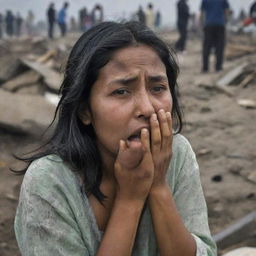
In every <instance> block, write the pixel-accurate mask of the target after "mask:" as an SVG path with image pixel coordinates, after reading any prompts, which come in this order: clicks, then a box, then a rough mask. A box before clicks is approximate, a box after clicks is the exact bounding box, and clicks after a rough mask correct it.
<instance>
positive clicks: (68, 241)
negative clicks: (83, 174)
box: [14, 135, 216, 256]
mask: <svg viewBox="0 0 256 256" xmlns="http://www.w3.org/2000/svg"><path fill="white" fill-rule="evenodd" d="M167 179H168V182H169V185H170V187H171V189H172V193H173V196H174V199H175V203H176V207H177V209H178V211H179V213H180V215H181V217H182V219H183V222H184V224H185V226H186V228H187V229H188V231H189V232H191V234H192V235H193V237H194V238H195V241H196V244H197V254H196V255H197V256H215V255H216V246H215V243H214V241H213V240H212V238H211V235H210V231H209V227H208V217H207V208H206V203H205V199H204V195H203V191H202V187H201V183H200V177H199V170H198V165H197V161H196V158H195V154H194V152H193V150H192V148H191V146H190V144H189V142H188V141H187V140H186V139H185V138H184V137H183V136H182V135H175V136H174V139H173V156H172V160H171V162H170V166H169V169H168V174H167ZM79 180H80V179H79V177H78V175H77V174H75V173H74V172H72V171H71V170H70V168H69V167H68V165H67V164H66V163H65V162H63V161H62V160H61V159H60V157H58V156H57V155H48V156H45V157H42V158H40V159H38V160H36V161H34V162H33V163H32V164H31V165H30V167H29V168H28V170H27V172H26V174H25V176H24V179H23V183H22V187H21V192H20V198H19V204H18V208H17V212H16V218H15V225H14V227H15V233H16V238H17V241H18V245H19V248H20V251H21V253H22V255H23V256H32V255H36V256H44V255H45V256H50V255H54V256H71V255H72V256H94V255H96V253H97V249H98V247H99V245H100V242H101V239H102V237H103V232H101V231H100V230H99V228H98V226H97V223H96V219H95V216H94V214H93V211H92V208H91V206H90V204H89V201H88V198H87V197H86V194H85V193H84V191H83V189H82V188H81V185H80V182H79ZM124 221H125V220H124ZM117 242H118V241H117ZM166 242H168V241H166ZM132 255H133V256H157V255H159V252H158V250H157V243H156V237H155V234H154V230H153V224H152V219H151V215H150V211H149V208H148V207H147V206H146V207H145V210H144V211H143V212H142V216H141V220H140V223H139V226H138V230H137V235H136V240H135V244H134V248H133V253H132Z"/></svg>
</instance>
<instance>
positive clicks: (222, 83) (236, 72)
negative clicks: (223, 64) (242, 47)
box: [216, 63, 248, 87]
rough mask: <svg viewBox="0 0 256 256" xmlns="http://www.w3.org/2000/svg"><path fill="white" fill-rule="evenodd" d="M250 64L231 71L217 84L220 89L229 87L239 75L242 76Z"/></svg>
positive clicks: (243, 64) (244, 64)
mask: <svg viewBox="0 0 256 256" xmlns="http://www.w3.org/2000/svg"><path fill="white" fill-rule="evenodd" d="M247 65H248V63H242V64H241V65H239V66H238V67H236V68H234V69H232V70H230V71H229V72H228V73H227V74H226V75H225V76H224V77H222V78H221V79H220V80H218V81H217V82H216V85H217V86H218V87H223V86H228V85H229V84H230V83H232V81H234V80H235V79H236V78H237V77H238V76H239V75H241V74H242V73H243V71H244V69H245V67H246V66H247Z"/></svg>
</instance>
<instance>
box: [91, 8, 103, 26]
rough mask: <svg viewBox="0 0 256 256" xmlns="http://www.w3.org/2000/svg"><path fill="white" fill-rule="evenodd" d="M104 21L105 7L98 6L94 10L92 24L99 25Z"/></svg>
mask: <svg viewBox="0 0 256 256" xmlns="http://www.w3.org/2000/svg"><path fill="white" fill-rule="evenodd" d="M102 21H103V7H102V6H101V5H99V4H96V5H95V7H94V8H93V10H92V22H93V25H97V24H99V23H101V22H102Z"/></svg>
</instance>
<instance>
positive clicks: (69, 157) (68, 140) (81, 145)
mask: <svg viewBox="0 0 256 256" xmlns="http://www.w3.org/2000/svg"><path fill="white" fill-rule="evenodd" d="M133 44H145V45H147V46H150V47H151V48H152V49H153V50H155V51H156V53H157V54H158V55H159V57H160V58H161V60H162V61H163V63H164V65H165V67H166V73H167V76H168V80H169V86H170V91H171V94H172V100H173V110H172V116H173V119H174V120H175V127H176V132H177V133H178V132H180V131H181V129H182V118H181V111H180V107H179V104H178V98H177V88H176V87H177V83H176V80H177V76H178V71H179V69H178V66H177V63H176V61H175V59H174V56H173V53H172V51H171V50H170V49H169V48H168V47H167V46H166V44H165V43H164V42H163V41H162V40H161V39H159V38H158V37H157V36H156V35H155V34H154V32H152V31H151V30H150V29H148V28H147V27H145V26H144V25H142V24H140V23H138V22H127V23H116V22H103V23H100V24H98V25H96V26H95V27H93V28H91V29H90V30H88V31H87V32H85V33H84V34H83V35H82V36H81V37H80V38H79V39H78V41H77V42H76V44H75V45H74V47H73V49H72V51H71V53H70V56H69V59H68V62H67V65H66V70H65V74H64V80H63V83H62V85H61V88H60V94H61V99H60V102H59V104H58V106H57V109H56V112H55V117H54V120H56V119H57V123H56V128H55V131H54V133H53V136H52V137H51V139H50V140H49V142H48V143H47V144H46V145H45V146H44V147H43V148H41V151H40V153H37V154H35V155H34V156H32V157H27V158H22V160H24V161H27V162H28V164H30V163H31V162H32V161H33V160H35V159H38V158H40V157H42V156H45V155H48V154H57V155H58V156H60V157H61V158H62V160H63V161H65V162H67V163H68V164H69V165H70V166H71V168H72V170H73V171H78V172H80V173H82V174H83V177H84V186H85V189H86V192H87V193H92V194H93V195H94V196H95V197H96V198H97V199H98V200H99V201H100V202H102V200H103V199H104V198H105V196H104V195H103V193H102V192H101V191H100V189H99V186H100V183H101V178H102V172H101V159H100V155H99V152H98V149H97V146H96V142H95V134H94V130H93V128H92V126H91V125H87V126H85V125H84V124H83V123H82V121H81V119H80V116H81V110H82V109H83V108H84V107H85V106H87V107H90V106H89V97H90V91H91V88H92V86H93V84H94V83H95V81H96V80H97V77H98V73H99V70H100V69H101V68H102V67H104V66H105V65H106V64H107V63H108V62H109V60H110V58H111V56H112V54H113V52H114V51H116V50H117V49H120V48H124V47H127V46H129V45H133ZM57 113H58V117H57V118H56V116H57ZM27 168H28V167H27ZM27 168H26V169H24V170H23V172H22V173H25V172H26V170H27Z"/></svg>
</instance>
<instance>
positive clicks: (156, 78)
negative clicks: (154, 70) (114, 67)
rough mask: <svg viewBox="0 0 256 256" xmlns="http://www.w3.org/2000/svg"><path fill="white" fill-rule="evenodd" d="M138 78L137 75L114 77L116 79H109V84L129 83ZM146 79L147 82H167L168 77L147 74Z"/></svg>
mask: <svg viewBox="0 0 256 256" xmlns="http://www.w3.org/2000/svg"><path fill="white" fill-rule="evenodd" d="M138 79H139V77H138V76H134V77H128V78H121V79H116V80H113V81H111V82H110V85H112V84H123V85H129V84H131V83H133V82H135V81H137V80H138ZM148 80H149V82H168V78H167V77H166V76H163V75H156V76H149V77H148Z"/></svg>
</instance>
